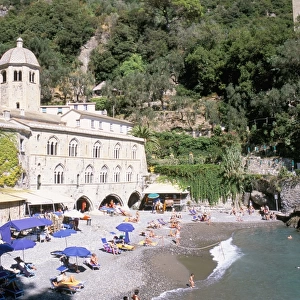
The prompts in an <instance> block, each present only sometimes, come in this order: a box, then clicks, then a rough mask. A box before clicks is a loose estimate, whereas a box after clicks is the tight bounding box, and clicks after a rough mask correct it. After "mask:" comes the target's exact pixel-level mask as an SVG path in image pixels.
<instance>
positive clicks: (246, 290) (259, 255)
mask: <svg viewBox="0 0 300 300" xmlns="http://www.w3.org/2000/svg"><path fill="white" fill-rule="evenodd" d="M289 235H292V237H293V238H292V239H288V236H289ZM210 252H211V255H212V258H213V259H214V260H215V261H216V262H217V267H216V268H215V270H214V271H213V272H212V274H211V275H210V276H209V277H208V278H207V279H205V280H200V281H197V278H195V285H196V287H195V288H194V289H191V288H179V289H175V290H172V291H166V292H164V293H163V294H161V295H160V296H159V297H155V298H153V299H155V300H156V299H157V300H158V299H172V300H179V299H188V300H196V299H206V300H213V299H217V300H232V299H234V300H236V299H243V300H253V299H254V300H256V299H257V300H261V299H263V300H271V299H272V300H277V299H278V300H282V299H290V300H294V299H295V300H296V299H300V289H299V288H300V233H298V232H297V231H296V230H295V229H292V228H287V227H286V226H284V225H282V226H274V227H261V228H249V229H243V230H240V231H237V232H236V233H235V234H234V235H233V237H231V238H230V239H228V240H226V241H223V242H221V243H220V244H219V245H218V246H216V247H215V248H213V249H211V250H210ZM193 259H197V258H196V257H195V258H193ZM298 267H299V268H298ZM190 272H194V271H193V270H190Z"/></svg>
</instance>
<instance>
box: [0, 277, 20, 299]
mask: <svg viewBox="0 0 300 300" xmlns="http://www.w3.org/2000/svg"><path fill="white" fill-rule="evenodd" d="M2 289H3V290H4V291H5V293H8V294H11V295H13V297H14V298H15V299H18V298H20V297H22V296H23V295H24V291H23V289H21V288H20V287H19V286H18V284H17V282H16V279H15V278H13V279H11V280H7V281H6V283H5V284H4V285H3V286H2Z"/></svg>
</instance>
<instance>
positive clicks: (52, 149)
mask: <svg viewBox="0 0 300 300" xmlns="http://www.w3.org/2000/svg"><path fill="white" fill-rule="evenodd" d="M57 144H58V142H57V139H56V137H54V136H53V137H51V138H50V139H49V140H48V142H47V155H57Z"/></svg>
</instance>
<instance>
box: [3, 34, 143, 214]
mask: <svg viewBox="0 0 300 300" xmlns="http://www.w3.org/2000/svg"><path fill="white" fill-rule="evenodd" d="M39 72H40V66H39V64H38V62H37V59H36V58H35V56H34V54H33V53H32V52H31V51H30V50H28V49H26V48H24V47H23V41H22V39H20V38H19V39H18V41H17V47H16V48H13V49H10V50H8V51H7V52H6V53H4V55H3V56H2V58H1V59H0V75H1V76H0V82H1V84H0V110H1V117H0V118H1V119H0V129H1V130H10V131H12V130H13V131H15V132H16V133H17V135H18V140H19V148H20V149H19V150H20V152H19V153H20V154H19V159H20V162H21V163H22V166H23V169H24V174H23V176H22V178H21V180H20V183H19V187H20V188H22V189H24V190H30V191H31V192H32V193H34V191H39V192H41V191H44V192H45V195H47V194H48V195H49V197H50V195H61V196H62V197H61V198H63V199H69V201H68V205H69V206H70V205H72V206H73V207H74V208H76V209H80V210H85V211H87V210H94V209H98V208H99V206H100V205H102V204H104V203H107V202H109V201H110V200H111V199H113V200H114V201H115V202H119V203H120V204H121V205H122V206H125V207H128V206H129V207H131V206H132V205H133V204H135V203H136V202H137V201H139V200H140V199H141V195H142V189H143V186H144V185H143V179H144V178H145V176H147V163H146V156H145V149H144V140H143V139H140V138H136V137H134V136H132V135H130V130H131V129H132V127H133V124H132V123H130V122H128V121H125V120H120V119H116V118H111V117H108V116H107V114H106V112H97V111H95V108H94V106H93V104H91V103H86V104H84V103H83V104H82V103H78V105H77V104H70V105H65V106H61V107H60V106H52V107H46V106H42V107H41V106H40V83H39V76H40V73H39ZM14 74H15V76H16V77H14ZM53 197H56V196H53ZM57 198H59V196H58V197H57ZM30 201H31V200H30V199H28V202H30ZM53 201H54V202H55V203H60V201H59V199H53ZM61 203H63V204H64V205H67V204H66V201H61ZM73 207H68V208H73ZM35 209H37V207H36V208H35Z"/></svg>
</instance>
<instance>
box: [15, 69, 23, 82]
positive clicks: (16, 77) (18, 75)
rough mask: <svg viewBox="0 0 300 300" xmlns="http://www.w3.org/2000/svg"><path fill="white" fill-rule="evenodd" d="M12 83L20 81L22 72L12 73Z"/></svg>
mask: <svg viewBox="0 0 300 300" xmlns="http://www.w3.org/2000/svg"><path fill="white" fill-rule="evenodd" d="M14 81H22V71H14Z"/></svg>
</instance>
